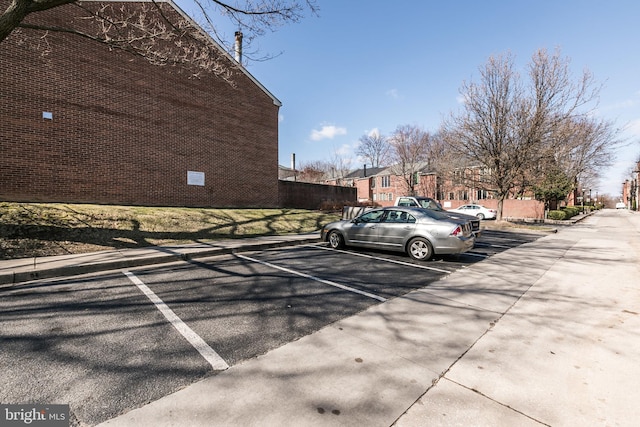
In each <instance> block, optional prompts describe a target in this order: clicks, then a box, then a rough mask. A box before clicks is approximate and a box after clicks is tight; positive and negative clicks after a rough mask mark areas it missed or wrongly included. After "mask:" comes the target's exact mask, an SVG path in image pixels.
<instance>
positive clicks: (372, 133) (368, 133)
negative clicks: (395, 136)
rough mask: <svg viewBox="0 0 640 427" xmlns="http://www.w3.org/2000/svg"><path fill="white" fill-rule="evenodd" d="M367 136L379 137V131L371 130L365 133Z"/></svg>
mask: <svg viewBox="0 0 640 427" xmlns="http://www.w3.org/2000/svg"><path fill="white" fill-rule="evenodd" d="M367 135H369V136H378V135H380V129H378V128H373V129H371V130H370V131H369V132H367Z"/></svg>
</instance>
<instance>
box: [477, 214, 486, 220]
mask: <svg viewBox="0 0 640 427" xmlns="http://www.w3.org/2000/svg"><path fill="white" fill-rule="evenodd" d="M476 218H478V219H479V220H480V221H482V220H483V219H484V215H483V214H478V215H476Z"/></svg>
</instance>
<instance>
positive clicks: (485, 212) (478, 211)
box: [447, 203, 497, 219]
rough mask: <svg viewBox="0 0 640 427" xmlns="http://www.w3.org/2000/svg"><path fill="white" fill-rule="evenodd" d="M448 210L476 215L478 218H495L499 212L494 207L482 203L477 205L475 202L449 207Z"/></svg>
mask: <svg viewBox="0 0 640 427" xmlns="http://www.w3.org/2000/svg"><path fill="white" fill-rule="evenodd" d="M447 211H448V212H457V213H461V214H465V215H471V216H475V217H476V218H478V219H495V218H496V214H497V212H496V211H495V210H494V209H489V208H485V207H484V206H482V205H476V204H473V203H471V204H468V205H462V206H460V207H459V208H456V209H447Z"/></svg>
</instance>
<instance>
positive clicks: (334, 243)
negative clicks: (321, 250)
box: [327, 231, 344, 249]
mask: <svg viewBox="0 0 640 427" xmlns="http://www.w3.org/2000/svg"><path fill="white" fill-rule="evenodd" d="M327 240H328V241H329V246H331V247H332V248H333V249H340V248H342V247H344V238H343V237H342V234H340V233H338V232H337V231H332V232H330V233H329V237H328V238H327Z"/></svg>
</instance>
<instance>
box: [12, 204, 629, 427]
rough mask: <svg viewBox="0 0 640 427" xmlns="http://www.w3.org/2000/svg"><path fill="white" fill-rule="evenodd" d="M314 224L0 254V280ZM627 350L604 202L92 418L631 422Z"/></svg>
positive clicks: (160, 255) (187, 250) (620, 258)
mask: <svg viewBox="0 0 640 427" xmlns="http://www.w3.org/2000/svg"><path fill="white" fill-rule="evenodd" d="M317 237H318V236H317V235H306V236H286V237H277V238H264V239H259V241H258V240H252V241H250V242H242V241H228V242H227V241H225V242H217V243H215V244H208V245H204V244H198V245H191V247H173V248H157V249H155V250H156V252H149V250H140V252H139V253H138V254H137V255H136V254H134V253H133V252H125V251H108V252H109V253H101V254H87V255H83V256H68V257H53V258H55V259H36V260H35V265H34V260H33V259H30V260H22V261H21V260H17V261H0V284H4V285H5V286H12V283H14V282H21V281H24V280H29V279H36V278H44V277H54V276H55V275H61V274H69V273H71V272H72V271H75V272H79V273H84V272H91V271H99V269H104V270H107V269H120V268H130V267H132V266H136V265H145V263H146V264H152V263H155V262H163V261H162V260H163V259H165V260H170V259H172V260H175V259H189V258H191V257H197V256H200V254H202V253H207V255H215V254H217V253H228V252H229V251H241V250H249V249H260V248H266V247H272V246H273V245H282V246H284V245H290V244H294V243H296V242H295V240H299V242H311V241H317ZM271 239H275V240H271ZM154 259H155V261H154ZM100 264H102V265H100ZM72 268H76V270H72ZM638 360H640V214H638V213H634V212H630V211H626V210H624V211H613V210H604V211H600V212H597V213H595V214H593V215H591V216H589V217H587V218H584V219H583V220H582V221H580V222H577V223H576V224H574V225H572V226H569V227H560V228H559V229H558V232H557V233H551V234H548V235H546V236H544V237H542V238H540V239H538V240H536V241H534V242H531V243H526V244H524V245H521V246H519V247H517V248H513V249H510V250H508V251H505V252H502V253H499V254H496V255H494V256H491V257H490V258H488V259H486V260H484V261H482V262H479V263H474V264H471V265H469V266H468V267H467V268H464V269H460V270H458V271H456V272H454V273H452V274H450V275H448V276H445V277H443V278H442V279H440V280H439V281H437V282H434V283H432V284H430V285H429V286H426V287H424V288H421V289H419V290H416V291H413V292H410V293H408V294H406V295H404V296H401V297H398V298H395V299H392V300H389V301H387V302H384V303H381V304H378V305H375V306H372V307H371V308H369V309H367V310H365V311H363V312H361V313H359V314H357V315H355V316H352V317H349V318H346V319H343V320H341V321H338V322H336V323H333V324H331V325H329V326H327V327H325V328H323V329H321V330H320V331H318V332H316V333H313V334H311V335H308V336H305V337H303V338H301V339H299V340H297V341H294V342H291V343H289V344H286V345H284V346H282V347H280V348H277V349H275V350H272V351H270V352H268V353H266V354H264V355H262V356H259V357H257V358H254V359H251V360H247V361H245V362H242V363H240V364H237V365H234V366H231V367H230V368H228V369H226V370H224V371H222V372H220V373H218V374H217V375H215V376H211V377H208V378H206V379H203V380H202V381H200V382H197V383H195V384H192V385H190V386H188V387H186V388H184V389H182V390H180V391H178V392H176V393H173V394H171V395H168V396H165V397H163V398H161V399H160V400H157V401H154V402H151V403H149V404H148V405H145V406H143V407H141V408H137V409H134V410H132V411H130V412H127V413H125V414H122V415H121V416H119V417H116V418H114V419H111V420H109V421H107V422H105V423H103V424H101V425H103V426H134V425H135V426H136V427H144V426H332V425H335V426H363V425H366V426H427V425H428V426H470V425H473V426H512V425H519V426H541V425H543V426H544V425H549V426H564V425H566V426H569V425H570V426H576V425H581V426H582V425H589V426H600V425H601V426H614V425H615V426H635V425H637V420H638V419H640V407H639V406H638V405H637V402H638V400H639V399H640V391H639V390H638V387H637V379H638V378H640V364H639V363H637V361H638Z"/></svg>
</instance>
